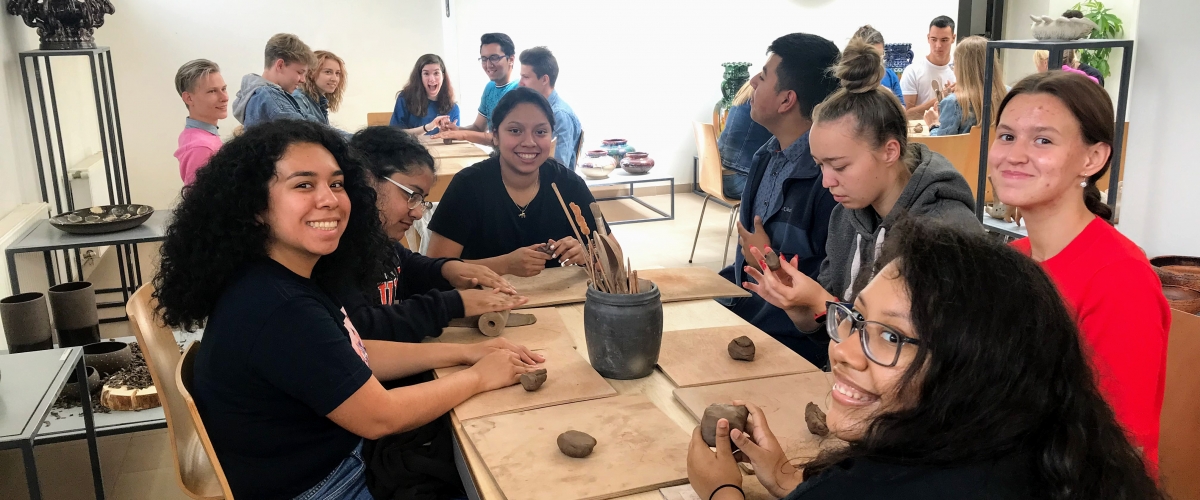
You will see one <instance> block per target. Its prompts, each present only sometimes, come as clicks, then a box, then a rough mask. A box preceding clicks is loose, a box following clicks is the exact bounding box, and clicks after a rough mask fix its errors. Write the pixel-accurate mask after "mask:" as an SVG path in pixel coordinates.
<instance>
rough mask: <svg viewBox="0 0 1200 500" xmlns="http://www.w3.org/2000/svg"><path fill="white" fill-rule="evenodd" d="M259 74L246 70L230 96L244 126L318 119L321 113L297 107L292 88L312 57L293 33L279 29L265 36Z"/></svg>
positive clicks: (311, 62)
mask: <svg viewBox="0 0 1200 500" xmlns="http://www.w3.org/2000/svg"><path fill="white" fill-rule="evenodd" d="M264 52H265V55H266V63H265V66H264V68H263V73H262V76H259V75H256V74H253V73H250V74H248V75H246V76H244V77H242V85H241V88H240V89H239V90H238V93H237V97H236V98H234V100H233V117H234V118H237V120H238V121H240V122H242V125H244V126H245V127H246V128H250V127H253V126H255V125H258V124H259V123H264V122H269V121H272V120H282V119H292V120H308V121H314V122H318V123H320V122H321V117H320V116H317V115H315V114H312V113H310V112H307V111H306V109H307V107H301V104H300V102H299V101H297V100H296V97H295V96H293V95H292V91H294V90H296V88H297V87H298V86H299V85H300V84H301V83H304V75H305V74H306V73H308V67H309V66H310V65H312V64H313V62H314V61H315V60H316V57H315V56H314V55H313V52H312V50H311V49H309V48H308V45H306V44H305V43H304V42H303V41H301V40H300V39H299V38H298V37H296V35H292V34H290V33H280V34H278V35H275V36H273V37H271V39H270V40H267V47H266V50H265V51H264Z"/></svg>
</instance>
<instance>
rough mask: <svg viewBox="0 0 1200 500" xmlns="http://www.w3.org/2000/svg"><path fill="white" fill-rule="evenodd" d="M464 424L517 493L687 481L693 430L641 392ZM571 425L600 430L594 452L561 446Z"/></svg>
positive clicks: (568, 497)
mask: <svg viewBox="0 0 1200 500" xmlns="http://www.w3.org/2000/svg"><path fill="white" fill-rule="evenodd" d="M546 383H547V384H548V383H550V381H549V380H547V381H546ZM463 428H464V429H465V430H466V433H467V435H468V437H469V438H470V441H471V444H472V445H474V446H475V449H476V450H477V451H479V455H480V457H482V458H483V462H484V464H485V465H486V466H487V469H488V471H489V472H490V473H491V475H492V477H493V478H495V479H496V483H497V484H498V485H499V486H500V491H501V492H503V493H504V496H505V497H506V498H509V499H512V500H516V499H521V500H579V499H603V498H614V497H620V496H625V495H630V494H633V493H639V492H643V491H653V490H656V489H658V488H662V487H664V486H671V485H676V484H683V483H685V482H687V449H688V443H689V440H690V439H691V436H690V433H689V432H688V431H684V430H683V429H681V428H680V427H679V426H678V425H676V424H675V422H673V421H672V420H671V419H670V417H668V416H667V415H666V414H665V413H663V412H662V410H659V409H658V407H656V406H654V403H652V402H651V401H650V399H648V398H647V397H646V396H644V395H641V394H632V395H624V396H617V397H612V398H606V399H600V400H594V401H585V402H582V403H573V404H568V405H560V406H554V407H550V408H542V409H540V410H532V411H523V412H520V413H510V414H508V415H497V416H491V417H485V418H480V419H476V420H472V421H470V422H463ZM568 430H577V431H581V432H586V433H588V434H589V435H591V436H592V437H594V438H596V448H595V449H594V450H592V454H591V455H590V456H588V457H586V458H571V457H568V456H566V455H563V454H562V452H560V451H559V450H558V444H557V439H558V435H559V434H562V433H563V432H566V431H568Z"/></svg>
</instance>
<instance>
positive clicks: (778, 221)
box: [721, 33, 840, 366]
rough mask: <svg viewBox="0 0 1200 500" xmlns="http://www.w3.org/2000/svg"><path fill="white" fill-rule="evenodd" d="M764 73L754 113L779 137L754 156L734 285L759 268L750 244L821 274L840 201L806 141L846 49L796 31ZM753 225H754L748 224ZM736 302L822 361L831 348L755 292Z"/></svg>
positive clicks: (776, 45) (775, 45)
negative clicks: (831, 217) (833, 69)
mask: <svg viewBox="0 0 1200 500" xmlns="http://www.w3.org/2000/svg"><path fill="white" fill-rule="evenodd" d="M767 52H768V53H769V54H770V56H769V57H768V58H767V62H766V64H764V65H763V69H762V72H761V73H759V74H757V75H754V77H753V78H751V79H750V84H751V85H752V86H754V96H753V97H751V99H750V118H751V119H753V120H754V121H755V122H756V123H758V124H759V125H762V126H763V127H765V128H766V129H767V130H768V131H770V132H771V134H772V135H774V137H772V138H771V139H769V140H768V141H767V143H766V144H764V145H763V147H762V148H760V149H759V150H758V152H757V153H755V155H754V159H753V161H752V162H751V166H750V174H749V175H748V176H747V179H746V189H745V190H744V191H743V192H742V207H741V213H740V217H739V221H738V234H739V238H738V241H739V243H740V245H741V252H738V255H737V258H736V259H734V263H733V265H732V266H730V267H727V268H725V269H723V270H721V275H722V276H725V278H726V279H728V280H730V281H732V282H733V283H735V284H739V285H740V284H741V283H742V282H744V281H747V280H748V277H747V276H746V274H745V272H744V271H743V268H744V266H747V265H750V266H754V267H755V268H758V267H759V264H758V262H757V260H756V259H754V258H753V257H751V256H750V253H749V248H750V247H751V246H755V247H759V249H762V248H763V247H764V246H770V247H771V249H772V250H774V251H775V252H777V253H779V254H780V258H781V259H787V260H789V261H791V260H792V259H793V258H798V261H799V262H798V267H799V269H800V271H802V272H804V273H805V274H807V275H809V276H810V277H812V278H813V279H816V277H817V274H818V273H819V272H820V269H821V261H822V260H824V259H825V240H826V238H827V237H828V232H829V214H830V213H831V212H833V207H834V206H836V205H837V202H836V201H834V199H833V196H832V195H831V194H829V190H828V189H825V188H824V187H823V186H822V185H821V178H822V176H821V169H820V167H818V166H817V164H816V162H814V161H813V157H812V154H811V153H810V152H809V148H808V131H809V129H810V128H812V112H813V108H814V107H816V105H817V104H818V103H820V102H821V101H823V100H825V98H826V97H828V96H829V95H830V94H832V93H833V92H834V91H835V90H837V88H838V80H837V79H836V78H833V76H831V75H830V74H828V72H827V71H826V69H827V68H829V67H831V66H833V65H834V64H836V63H837V61H838V58H839V57H840V52H839V51H838V48H837V46H836V45H834V44H833V42H831V41H829V40H826V39H824V38H821V37H819V36H816V35H809V34H806V33H792V34H790V35H785V36H782V37H780V38H778V39H776V40H775V41H774V42H772V43H771V46H770V48H768V49H767ZM748 228H749V229H748ZM727 305H729V306H730V309H731V310H732V311H733V312H734V313H736V314H737V315H738V316H741V317H742V318H743V319H745V320H746V321H749V322H750V323H751V324H753V325H754V326H756V327H758V328H759V329H761V330H763V331H764V332H767V333H768V334H770V335H771V336H772V337H775V338H776V339H777V340H779V341H780V342H782V343H783V344H784V345H787V346H788V347H789V348H791V349H792V350H793V351H796V352H797V353H799V354H800V355H801V356H804V357H805V358H806V359H808V360H809V361H811V362H812V363H813V364H815V365H817V366H824V365H825V363H826V361H827V357H828V355H827V348H826V347H825V346H824V345H823V344H817V343H816V342H814V341H812V340H810V339H809V338H808V337H806V336H805V335H804V334H803V333H802V332H800V330H798V329H796V325H795V324H794V323H793V322H792V320H791V319H790V318H789V317H788V315H787V313H786V312H784V311H783V310H782V309H779V308H778V307H775V306H773V305H771V304H768V303H767V302H766V301H765V300H763V299H762V298H761V297H759V296H757V295H752V296H750V297H746V298H744V299H734V300H733V301H731V302H727Z"/></svg>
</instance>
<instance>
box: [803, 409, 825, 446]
mask: <svg viewBox="0 0 1200 500" xmlns="http://www.w3.org/2000/svg"><path fill="white" fill-rule="evenodd" d="M804 423H806V424H808V432H811V433H812V434H813V435H814V436H820V437H825V436H828V435H829V426H828V425H826V423H825V412H823V411H821V408H820V407H819V406H817V405H816V404H815V403H811V402H810V403H808V404H807V405H805V406H804Z"/></svg>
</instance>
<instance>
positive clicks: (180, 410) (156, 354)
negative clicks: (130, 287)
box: [125, 284, 223, 499]
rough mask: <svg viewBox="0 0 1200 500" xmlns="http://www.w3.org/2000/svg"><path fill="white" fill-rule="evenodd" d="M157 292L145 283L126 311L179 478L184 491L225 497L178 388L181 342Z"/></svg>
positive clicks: (202, 495)
mask: <svg viewBox="0 0 1200 500" xmlns="http://www.w3.org/2000/svg"><path fill="white" fill-rule="evenodd" d="M153 294H154V286H153V285H151V284H145V285H142V287H141V288H139V289H138V290H137V292H135V293H134V294H133V296H132V297H130V298H129V303H128V304H127V305H126V306H125V311H126V313H128V314H129V329H130V330H133V334H134V336H136V337H137V341H138V346H139V347H141V350H142V355H143V356H144V357H145V358H146V366H147V368H149V369H150V378H151V379H152V380H154V387H155V389H157V390H158V398H159V401H160V402H162V406H163V413H164V414H166V417H167V434H168V437H169V438H170V441H171V450H172V451H173V452H174V453H173V454H172V457H173V458H174V460H175V472H176V479H178V481H179V486H180V488H181V489H183V491H184V493H186V494H187V495H188V496H190V497H192V498H197V499H202V498H204V499H207V498H213V499H215V498H222V497H223V494H222V491H221V485H220V483H219V481H218V479H217V473H216V471H215V469H214V467H213V464H212V463H211V462H210V460H209V457H208V455H207V454H206V453H205V452H204V449H203V447H202V446H201V440H200V436H199V434H198V433H197V430H196V428H195V426H193V425H192V418H191V416H189V415H188V407H187V403H185V402H184V399H183V395H182V394H180V393H179V391H178V390H177V389H176V388H175V367H176V365H177V364H178V363H179V359H180V355H179V345H178V344H176V343H175V334H174V333H172V332H171V329H170V328H168V327H167V326H166V325H164V324H163V323H162V322H161V321H160V319H159V317H158V315H157V314H156V313H155V307H156V305H157V301H156V300H154V298H153V297H152V295H153Z"/></svg>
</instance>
